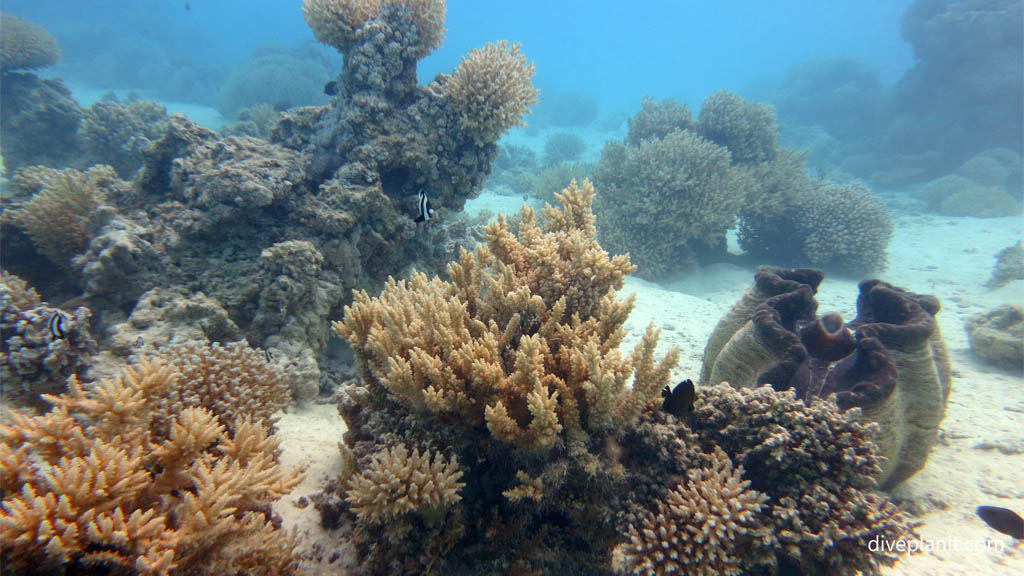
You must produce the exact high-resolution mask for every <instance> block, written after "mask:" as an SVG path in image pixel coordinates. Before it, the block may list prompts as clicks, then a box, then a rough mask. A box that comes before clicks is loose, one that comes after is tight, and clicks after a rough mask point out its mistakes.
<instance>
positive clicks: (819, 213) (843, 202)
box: [796, 182, 894, 273]
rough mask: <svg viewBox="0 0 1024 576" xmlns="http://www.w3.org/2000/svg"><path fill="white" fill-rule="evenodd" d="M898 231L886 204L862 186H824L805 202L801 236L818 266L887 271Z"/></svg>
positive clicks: (810, 258)
mask: <svg viewBox="0 0 1024 576" xmlns="http://www.w3.org/2000/svg"><path fill="white" fill-rule="evenodd" d="M893 230H894V228H893V223H892V217H891V216H890V215H889V209H888V208H887V207H886V205H885V202H883V201H882V199H881V198H879V197H878V196H875V195H874V194H872V193H871V191H870V190H868V189H867V188H865V187H864V186H862V185H859V184H851V185H846V186H841V185H838V184H833V183H831V182H819V183H816V185H815V186H813V187H812V189H811V190H809V191H807V192H806V193H805V194H804V195H803V196H802V197H801V198H800V203H799V211H798V216H797V219H796V236H797V237H802V238H803V239H804V240H803V242H804V248H803V256H804V257H806V259H807V262H808V263H809V264H812V265H814V266H822V267H825V266H834V267H836V268H840V269H845V270H847V271H849V272H856V273H865V272H871V271H875V270H882V269H884V268H885V265H886V260H887V254H886V248H887V247H888V246H889V240H891V239H892V235H893Z"/></svg>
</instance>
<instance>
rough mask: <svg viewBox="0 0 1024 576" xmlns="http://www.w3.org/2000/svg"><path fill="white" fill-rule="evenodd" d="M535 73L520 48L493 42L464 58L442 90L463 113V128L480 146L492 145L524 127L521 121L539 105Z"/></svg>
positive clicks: (514, 45) (506, 43) (461, 121)
mask: <svg viewBox="0 0 1024 576" xmlns="http://www.w3.org/2000/svg"><path fill="white" fill-rule="evenodd" d="M533 71H534V70H533V64H529V63H527V61H526V57H525V56H523V54H522V53H520V52H519V45H518V44H512V45H509V44H508V42H505V41H504V40H503V41H501V42H497V43H494V42H492V43H490V44H487V45H486V46H484V47H483V48H479V49H474V50H471V51H470V52H469V54H467V55H466V56H465V57H463V59H462V62H460V63H459V65H458V66H457V67H456V68H455V71H454V72H452V77H451V80H449V81H448V82H447V83H445V84H443V85H442V90H443V94H444V96H445V97H446V98H448V99H450V100H452V101H453V102H454V103H455V105H456V106H457V107H459V108H460V109H461V118H460V125H461V126H462V128H463V129H465V130H467V131H469V132H471V133H473V134H474V136H475V137H476V139H477V141H478V142H486V141H492V142H493V141H494V140H497V139H498V138H499V137H500V136H501V135H502V134H504V133H505V132H506V131H508V129H509V128H512V127H514V126H522V125H524V124H525V123H524V122H523V121H522V117H523V116H524V115H525V114H527V113H529V111H530V106H531V105H533V104H536V103H537V94H539V93H540V91H539V90H535V89H534V88H533V83H532V82H531V78H533Z"/></svg>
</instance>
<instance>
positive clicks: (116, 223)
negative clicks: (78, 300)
mask: <svg viewBox="0 0 1024 576" xmlns="http://www.w3.org/2000/svg"><path fill="white" fill-rule="evenodd" d="M151 240H152V232H151V231H150V230H148V229H146V228H143V227H142V226H139V225H138V224H135V223H134V222H132V221H130V220H127V219H124V218H121V217H115V218H114V219H112V220H111V221H110V222H109V223H108V224H107V225H106V226H104V227H103V229H102V230H101V231H100V232H99V234H98V235H97V236H96V237H95V238H93V239H92V240H91V241H90V242H89V247H88V248H87V249H86V251H85V253H83V254H81V255H80V256H76V257H75V259H74V261H73V262H74V265H75V267H76V268H78V269H80V270H81V274H82V284H83V286H84V288H85V293H86V295H87V296H88V297H89V298H92V299H96V300H102V301H105V302H107V303H108V304H109V305H110V306H112V307H117V308H121V307H124V306H126V305H132V304H134V303H135V302H136V301H137V299H138V298H139V296H141V295H142V294H143V293H144V292H146V291H147V290H149V289H151V288H152V287H153V286H156V285H157V284H159V283H161V280H162V278H164V275H163V274H164V270H163V267H162V266H161V264H160V255H159V253H158V252H157V250H156V248H155V247H154V246H153V245H152V244H151V243H150V241H151Z"/></svg>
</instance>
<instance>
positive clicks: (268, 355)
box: [263, 348, 274, 364]
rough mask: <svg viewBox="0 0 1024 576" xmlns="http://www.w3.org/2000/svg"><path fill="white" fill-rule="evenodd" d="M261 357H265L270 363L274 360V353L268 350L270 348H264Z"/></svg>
mask: <svg viewBox="0 0 1024 576" xmlns="http://www.w3.org/2000/svg"><path fill="white" fill-rule="evenodd" d="M263 357H264V358H266V360H267V364H270V363H271V362H272V361H273V360H274V353H273V352H271V351H270V348H264V349H263Z"/></svg>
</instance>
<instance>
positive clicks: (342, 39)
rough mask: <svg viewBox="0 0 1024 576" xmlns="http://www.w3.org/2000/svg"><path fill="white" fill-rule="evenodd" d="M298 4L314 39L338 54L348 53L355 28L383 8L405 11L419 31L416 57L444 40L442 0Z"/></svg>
mask: <svg viewBox="0 0 1024 576" xmlns="http://www.w3.org/2000/svg"><path fill="white" fill-rule="evenodd" d="M302 4H303V5H302V14H303V16H305V18H306V24H308V25H309V27H310V28H311V29H312V30H313V34H314V35H315V36H316V39H317V40H319V41H320V42H322V43H324V44H327V45H328V46H332V47H334V48H335V49H337V50H338V51H339V52H341V53H346V52H348V50H349V48H351V47H352V45H353V43H355V41H356V35H357V32H358V31H359V29H361V28H363V27H364V26H365V25H366V23H367V22H369V21H370V20H372V19H373V18H375V17H376V16H377V15H378V14H379V13H380V11H381V9H382V8H385V7H390V8H392V9H399V10H408V11H409V14H410V16H411V18H412V22H413V24H414V25H415V26H416V31H417V33H418V34H419V41H418V42H417V43H416V45H415V50H416V57H417V58H423V57H424V56H426V55H427V54H430V53H431V52H433V51H434V50H436V49H437V48H439V47H440V46H441V40H443V39H444V33H445V29H444V19H445V15H446V13H447V7H446V6H445V2H444V0H303V3H302Z"/></svg>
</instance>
